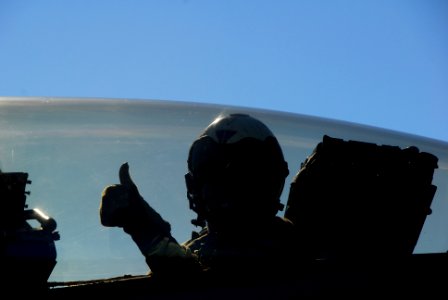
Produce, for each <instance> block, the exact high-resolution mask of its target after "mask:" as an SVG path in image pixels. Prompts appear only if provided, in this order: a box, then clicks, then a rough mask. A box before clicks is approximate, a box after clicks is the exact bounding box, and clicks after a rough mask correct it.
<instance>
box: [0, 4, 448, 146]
mask: <svg viewBox="0 0 448 300" xmlns="http://www.w3.org/2000/svg"><path fill="white" fill-rule="evenodd" d="M0 70H1V71H0V96H49V97H57V96H63V97H113V98H137V99H163V100H180V101H194V102H210V103H219V104H231V105H241V106H252V107H258V108H266V109H275V110H280V111H290V112H295V113H301V114H308V115H314V116H323V117H327V118H334V119H342V120H346V121H351V122H357V123H362V124H367V125H373V126H378V127H383V128H390V129H394V130H399V131H403V132H408V133H413V134H418V135H423V136H427V137H431V138H436V139H440V140H444V141H448V121H447V116H448V1H444V0H406V1H405V0H395V1H389V0H376V1H374V0H371V1H369V0H366V1H357V0H351V1H350V0H345V1H342V0H341V1H338V0H334V1H330V0H327V1H324V0H317V1H316V0H315V1H312V0H308V1H301V0H296V1H292V0H291V1H288V0H285V1H265V0H246V1H241V0H225V1H224V0H221V1H217V0H216V1H214V0H208V1H206V0H168V1H151V0H149V1H143V0H140V1H138V0H122V1H117V0H96V1H90V0H73V1H72V0H67V1H51V0H40V1H33V0H29V1H24V0H1V1H0Z"/></svg>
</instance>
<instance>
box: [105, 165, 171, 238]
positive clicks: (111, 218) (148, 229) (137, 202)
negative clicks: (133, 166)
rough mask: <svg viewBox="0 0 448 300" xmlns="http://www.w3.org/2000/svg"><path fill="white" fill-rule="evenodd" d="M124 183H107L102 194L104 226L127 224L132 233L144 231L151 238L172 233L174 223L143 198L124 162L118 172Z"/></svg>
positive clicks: (127, 228) (127, 229) (125, 227)
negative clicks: (165, 219) (164, 218)
mask: <svg viewBox="0 0 448 300" xmlns="http://www.w3.org/2000/svg"><path fill="white" fill-rule="evenodd" d="M118 177H119V179H120V184H114V185H110V186H107V187H106V188H105V189H104V190H103V193H102V195H101V202H100V221H101V224H102V225H103V226H107V227H123V229H124V230H125V231H126V232H128V233H130V234H131V233H133V232H134V233H135V232H138V231H144V232H145V233H146V234H147V236H148V237H151V236H156V235H163V236H169V235H170V230H171V226H170V224H169V223H168V222H166V221H164V220H163V219H162V217H161V216H160V215H159V214H158V213H157V212H156V211H155V210H154V209H153V208H152V207H151V206H150V205H149V204H148V203H147V202H146V201H145V200H144V199H143V197H142V196H141V195H140V193H139V191H138V188H137V186H136V185H135V183H134V181H133V180H132V178H131V176H130V174H129V165H128V163H124V164H122V165H121V167H120V170H119V171H118Z"/></svg>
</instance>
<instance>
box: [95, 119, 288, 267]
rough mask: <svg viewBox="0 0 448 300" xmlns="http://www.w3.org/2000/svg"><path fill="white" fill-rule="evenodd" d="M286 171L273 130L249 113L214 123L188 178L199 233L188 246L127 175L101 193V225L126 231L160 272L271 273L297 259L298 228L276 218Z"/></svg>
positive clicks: (198, 144) (195, 149)
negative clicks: (174, 234)
mask: <svg viewBox="0 0 448 300" xmlns="http://www.w3.org/2000/svg"><path fill="white" fill-rule="evenodd" d="M288 173H289V170H288V165H287V163H286V161H285V160H284V157H283V153H282V150H281V147H280V145H279V143H278V141H277V139H276V137H275V136H274V134H273V133H272V132H271V130H270V129H269V128H268V127H267V126H266V125H265V124H263V123H262V122H261V121H259V120H258V119H256V118H254V117H251V116H249V115H246V114H230V115H226V116H220V117H218V118H216V119H215V120H214V121H213V122H212V123H211V124H210V125H209V126H208V127H206V128H205V130H204V131H203V132H202V133H201V134H200V136H199V137H198V138H197V139H196V140H195V141H194V142H193V144H192V145H191V147H190V150H189V155H188V173H187V174H186V175H185V181H186V186H187V197H188V199H189V201H190V208H191V209H192V210H193V211H194V212H196V213H197V219H195V220H193V221H192V223H193V224H195V225H197V226H200V227H202V230H201V232H200V233H199V234H197V235H196V236H195V237H193V238H192V239H191V240H189V241H186V242H184V243H182V244H180V243H178V242H177V241H176V240H175V239H174V238H173V236H172V235H171V233H170V229H171V228H170V224H169V223H168V222H167V221H165V220H164V219H163V218H162V217H161V216H160V215H159V214H158V213H157V212H156V211H155V210H154V209H152V208H151V206H150V205H149V204H148V203H147V202H146V201H145V200H144V199H143V197H142V196H141V195H140V193H139V191H138V189H137V186H136V185H135V184H134V182H133V181H132V179H131V177H130V175H129V166H128V164H127V163H125V164H123V165H122V166H121V168H120V171H119V178H120V184H115V185H110V186H107V187H106V188H105V189H104V190H103V193H102V199H101V204H100V220H101V223H102V224H103V225H104V226H109V227H122V228H123V229H124V231H125V232H126V233H128V234H129V235H130V236H131V237H132V239H133V240H134V241H135V243H136V244H137V246H138V247H139V249H140V251H141V253H142V254H143V255H144V256H145V258H146V262H147V264H148V266H149V268H150V269H151V272H152V273H153V274H154V275H155V274H163V273H168V274H173V273H175V272H178V271H181V270H184V271H185V270H187V271H188V272H190V271H191V270H209V271H213V270H228V271H232V270H235V268H236V267H237V268H238V272H241V271H243V270H251V271H254V270H271V269H272V268H278V267H279V266H285V265H287V264H288V261H287V259H289V258H291V257H294V253H297V247H296V245H295V242H294V239H293V238H291V237H292V236H294V234H293V231H294V230H295V229H294V225H293V224H292V223H291V222H290V221H288V220H287V219H284V218H281V217H279V216H277V213H278V211H279V210H281V209H282V204H281V203H280V195H281V193H282V190H283V186H284V183H285V178H286V176H287V175H288Z"/></svg>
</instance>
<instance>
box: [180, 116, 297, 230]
mask: <svg viewBox="0 0 448 300" xmlns="http://www.w3.org/2000/svg"><path fill="white" fill-rule="evenodd" d="M188 171H189V172H188V173H187V174H186V175H185V179H186V183H187V190H188V193H187V195H188V199H189V200H190V207H191V209H192V210H193V211H195V212H196V213H197V214H198V218H197V220H193V224H195V225H200V226H204V225H205V223H207V225H208V227H209V229H210V230H212V231H219V230H225V228H229V226H232V225H241V224H242V223H245V222H250V223H257V222H263V221H266V220H270V219H271V218H273V217H274V216H275V215H276V214H277V212H278V211H279V210H280V209H281V204H280V195H281V193H282V190H283V186H284V183H285V178H286V176H287V175H288V173H289V171H288V165H287V163H286V162H285V160H284V158H283V153H282V150H281V148H280V145H279V143H278V141H277V139H276V138H275V136H274V134H273V133H272V132H271V130H269V128H268V127H267V126H266V125H265V124H263V123H262V122H260V121H259V120H257V119H255V118H253V117H251V116H249V115H245V114H231V115H228V116H220V117H218V118H216V119H215V120H214V121H213V122H212V123H211V124H210V125H209V126H208V127H207V128H206V129H205V130H204V132H203V133H202V134H201V135H200V136H199V137H198V139H197V140H195V141H194V142H193V144H192V145H191V148H190V152H189V155H188Z"/></svg>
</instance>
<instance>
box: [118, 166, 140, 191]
mask: <svg viewBox="0 0 448 300" xmlns="http://www.w3.org/2000/svg"><path fill="white" fill-rule="evenodd" d="M118 177H119V179H120V184H121V185H122V186H124V187H126V188H128V189H129V190H130V191H131V192H132V194H134V196H140V194H139V192H138V189H137V186H136V185H135V183H134V181H133V180H132V178H131V175H130V174H129V164H128V163H127V162H125V163H124V164H122V165H121V166H120V170H119V171H118Z"/></svg>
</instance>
